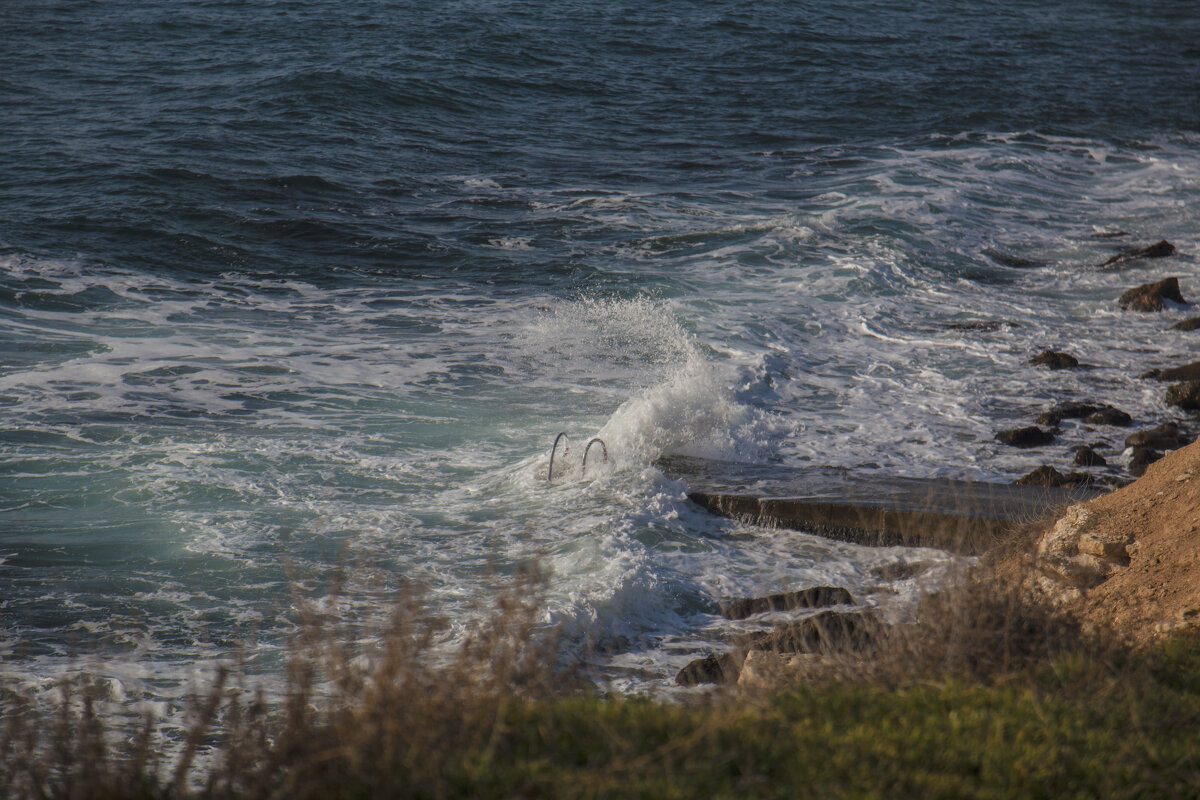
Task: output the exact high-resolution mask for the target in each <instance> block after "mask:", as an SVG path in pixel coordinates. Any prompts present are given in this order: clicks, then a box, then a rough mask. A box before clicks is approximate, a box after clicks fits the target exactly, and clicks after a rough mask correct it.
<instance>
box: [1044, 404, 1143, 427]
mask: <svg viewBox="0 0 1200 800" xmlns="http://www.w3.org/2000/svg"><path fill="white" fill-rule="evenodd" d="M1064 419H1082V420H1083V421H1084V422H1087V423H1089V424H1091V425H1116V426H1119V427H1125V426H1127V425H1132V424H1133V418H1132V417H1130V416H1129V415H1128V414H1126V413H1125V412H1124V411H1122V410H1121V409H1119V408H1115V407H1113V406H1110V405H1102V404H1099V403H1079V402H1069V403H1059V404H1058V405H1056V406H1054V407H1053V408H1051V409H1050V410H1049V411H1046V412H1044V413H1043V414H1042V415H1041V416H1039V417H1038V418H1037V419H1036V420H1035V422H1037V424H1039V425H1058V424H1059V423H1060V422H1062V421H1063V420H1064Z"/></svg>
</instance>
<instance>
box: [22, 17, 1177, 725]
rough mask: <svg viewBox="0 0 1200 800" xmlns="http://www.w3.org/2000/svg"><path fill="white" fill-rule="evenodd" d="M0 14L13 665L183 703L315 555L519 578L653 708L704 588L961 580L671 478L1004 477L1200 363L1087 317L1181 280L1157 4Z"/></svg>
mask: <svg viewBox="0 0 1200 800" xmlns="http://www.w3.org/2000/svg"><path fill="white" fill-rule="evenodd" d="M19 5H20V6H22V7H21V8H19V9H18V8H16V7H6V8H5V9H3V10H0V31H2V32H0V44H2V45H3V46H2V47H0V122H2V123H3V125H2V127H3V130H4V133H3V134H2V135H3V137H4V139H3V141H4V148H3V153H2V154H0V203H2V204H3V205H2V207H0V208H2V210H3V212H4V213H3V214H0V420H2V425H0V608H2V609H3V616H2V618H0V619H2V625H3V628H2V631H3V633H2V636H0V648H3V659H4V671H5V674H6V675H7V676H8V677H10V678H13V679H16V680H18V681H21V682H24V683H26V684H28V685H43V686H48V685H50V683H52V681H53V679H54V677H55V676H56V675H59V674H62V673H63V672H67V671H70V670H72V669H74V668H75V667H76V666H77V665H78V664H79V663H80V661H81V660H84V661H87V660H90V661H91V662H93V663H96V662H99V664H100V666H99V667H98V668H99V669H100V670H101V671H102V672H103V674H104V675H105V676H107V677H108V678H109V679H110V682H111V685H112V687H113V693H114V696H115V697H118V698H123V699H127V700H128V701H130V702H131V704H134V703H136V702H152V703H159V704H163V705H162V708H164V709H167V710H168V711H169V710H170V709H171V708H173V707H174V706H173V705H172V704H173V703H175V701H176V699H177V697H178V696H179V694H180V693H181V692H183V691H184V690H185V689H186V688H187V686H188V681H189V680H190V678H191V676H192V675H193V674H195V671H196V670H197V669H199V670H200V671H201V672H203V670H205V669H207V668H208V667H209V666H211V665H212V664H213V663H215V662H218V661H221V660H223V659H228V658H230V657H232V655H233V654H234V653H236V652H237V651H239V650H240V649H242V648H247V649H248V652H249V654H250V660H251V664H252V666H255V668H257V669H260V670H261V671H263V672H264V673H267V674H269V673H270V672H271V669H272V668H273V665H275V664H276V663H277V656H278V652H279V649H280V648H281V647H283V646H284V645H285V644H286V641H287V639H288V636H289V634H290V633H291V631H292V630H293V625H294V623H295V615H294V613H293V597H292V593H291V592H292V589H291V588H290V587H291V586H293V585H296V584H298V585H299V587H300V591H302V592H308V593H310V594H313V595H317V596H319V595H320V594H321V592H322V591H323V589H322V587H323V586H324V580H325V577H326V576H327V575H328V574H329V571H330V570H331V569H332V568H333V567H334V566H336V565H337V564H350V565H354V567H355V569H356V570H357V575H358V576H359V577H358V578H357V579H356V580H355V582H354V583H353V585H352V588H351V590H350V591H349V592H348V594H347V596H346V597H345V598H343V601H342V602H343V608H344V613H345V614H346V615H347V617H348V618H351V619H361V620H369V619H371V618H372V617H373V615H376V614H378V613H379V612H380V610H381V609H382V608H384V607H386V604H387V602H388V600H387V599H388V597H389V596H390V592H391V591H392V590H394V589H395V587H396V586H397V585H399V584H401V583H403V582H405V581H409V580H417V581H419V582H421V583H423V584H424V585H426V586H428V591H429V595H430V600H431V603H432V604H433V605H434V606H435V608H437V609H438V610H439V611H441V612H443V613H445V614H446V615H447V616H449V617H451V618H454V619H459V620H461V619H462V618H463V614H464V613H465V612H467V611H469V610H470V609H473V608H476V607H477V606H478V604H479V603H480V602H481V601H482V600H483V599H484V598H486V597H488V596H489V595H490V593H491V592H492V590H493V587H494V586H495V585H496V584H497V583H501V582H503V579H504V576H505V575H506V574H508V573H510V572H511V571H512V570H513V569H514V568H515V566H517V565H519V564H522V563H525V562H527V561H529V560H530V559H534V558H537V559H540V561H541V563H542V565H543V567H544V568H545V569H546V570H547V572H548V574H549V585H548V589H547V591H548V600H547V609H546V616H547V621H551V622H556V623H561V624H563V625H564V627H565V628H566V630H567V631H568V633H569V637H570V639H569V640H570V641H573V642H578V643H580V644H582V643H585V642H587V643H590V645H597V646H598V650H597V651H596V652H597V653H598V654H597V655H594V656H593V658H594V660H595V661H596V664H597V667H598V670H599V672H598V676H599V677H600V678H602V679H603V680H607V681H609V682H610V683H611V684H612V685H614V686H616V687H617V688H621V689H628V690H645V689H648V688H654V687H661V686H664V685H666V684H667V683H668V682H669V679H670V677H671V676H672V675H673V674H674V671H675V670H676V669H678V667H679V666H680V665H682V664H683V663H685V662H686V661H687V660H688V659H690V658H691V657H693V655H694V654H695V653H696V652H701V651H704V650H705V649H706V648H707V647H710V646H711V645H712V643H713V642H714V641H719V640H720V639H721V638H722V637H723V636H725V635H727V633H728V628H726V627H725V625H726V623H723V622H721V621H719V618H718V617H717V616H716V615H715V613H714V612H715V611H716V608H717V605H716V604H717V602H718V601H719V600H720V599H723V598H729V597H733V596H739V595H747V594H756V593H764V592H771V591H778V590H780V589H784V588H795V587H798V586H803V585H809V584H815V583H834V584H838V585H843V586H846V587H847V588H849V589H850V590H851V591H852V592H853V593H855V595H856V596H858V597H860V598H862V599H863V600H864V601H865V602H868V603H873V604H883V605H884V606H887V604H888V603H894V602H900V601H902V600H903V599H904V598H905V597H907V596H909V595H910V594H911V592H912V591H913V590H914V589H915V586H916V581H915V580H914V581H908V582H902V583H901V584H900V585H898V586H895V587H892V588H894V589H897V590H898V594H892V593H890V592H882V593H872V588H873V587H875V586H876V585H877V583H878V581H877V580H876V579H875V578H874V577H873V575H872V569H873V568H874V567H877V566H879V565H881V564H884V563H888V562H893V561H897V560H914V559H919V560H923V561H926V562H929V563H931V564H933V565H934V567H933V570H932V572H931V573H929V575H931V576H933V577H936V575H937V574H939V570H942V569H949V568H952V565H951V564H950V563H949V562H948V561H947V560H946V559H945V558H944V557H942V556H940V555H938V554H936V553H933V552H923V553H915V552H903V551H898V550H865V549H861V548H855V547H851V546H848V545H842V544H837V543H831V542H827V541H824V540H821V539H817V538H814V537H811V536H808V535H805V534H803V533H798V532H780V531H767V530H762V529H757V528H754V527H750V526H745V525H742V524H739V523H735V522H731V521H728V520H720V519H715V518H712V517H710V516H708V515H706V514H705V513H703V512H702V511H700V510H699V509H698V508H696V507H694V506H692V505H691V504H689V503H688V502H687V501H686V498H685V493H686V488H687V487H686V485H685V484H684V483H682V482H678V481H673V480H671V479H669V478H668V477H667V476H664V475H663V474H662V473H661V472H660V471H659V470H658V469H657V468H656V467H655V466H654V462H655V460H656V459H657V458H658V457H659V456H661V455H668V454H688V455H700V456H711V457H717V458H728V459H737V460H747V461H756V462H766V463H782V464H796V465H801V464H813V465H824V464H831V465H837V466H845V467H851V468H854V469H856V470H860V471H872V470H882V471H887V472H889V473H900V474H907V475H917V476H928V475H951V476H958V477H967V478H974V479H983V480H1001V481H1008V480H1011V479H1012V478H1013V477H1015V476H1016V475H1017V474H1020V473H1021V472H1023V471H1027V470H1028V469H1031V468H1032V467H1034V466H1037V465H1038V464H1040V463H1043V462H1045V461H1047V460H1051V461H1054V462H1055V463H1056V464H1058V465H1059V466H1060V467H1062V466H1065V464H1066V463H1067V458H1068V454H1067V451H1066V444H1069V443H1079V442H1083V441H1089V442H1090V441H1093V440H1095V439H1097V438H1098V439H1102V440H1107V441H1108V442H1109V443H1110V444H1112V445H1114V452H1115V453H1119V451H1120V441H1121V439H1122V438H1123V436H1124V432H1123V431H1117V430H1105V429H1100V430H1098V431H1095V432H1084V431H1082V430H1080V429H1078V428H1069V429H1068V430H1066V432H1065V438H1064V444H1063V446H1062V447H1059V448H1057V449H1055V450H1054V451H1053V452H1050V451H1046V452H1037V451H1034V452H1030V451H1016V450H1011V451H1010V450H1005V449H1003V448H1001V447H1000V446H999V445H997V444H996V443H995V442H994V441H993V439H992V435H993V433H994V432H995V431H996V430H997V429H999V428H1004V427H1013V426H1015V425H1017V424H1026V423H1027V421H1028V420H1029V418H1030V416H1031V412H1036V411H1038V410H1041V409H1042V408H1043V407H1044V406H1046V405H1048V404H1050V403H1051V402H1054V401H1055V400H1062V399H1084V398H1091V399H1097V400H1100V401H1103V402H1109V403H1112V404H1114V405H1117V406H1119V407H1120V408H1123V409H1125V410H1127V411H1129V412H1130V413H1132V414H1133V415H1134V416H1135V418H1136V421H1137V422H1138V423H1139V424H1140V423H1157V422H1158V421H1160V420H1161V419H1163V418H1165V417H1168V416H1170V411H1169V409H1167V408H1166V407H1165V406H1164V405H1163V403H1162V398H1161V387H1159V386H1157V385H1151V384H1149V383H1148V382H1146V381H1139V380H1138V379H1137V378H1136V375H1137V374H1138V373H1139V372H1141V371H1142V370H1143V369H1145V368H1148V366H1154V365H1155V364H1158V363H1165V362H1166V361H1168V360H1170V359H1172V358H1175V357H1177V356H1180V355H1186V354H1189V353H1193V352H1195V350H1196V343H1195V341H1194V340H1193V339H1192V338H1189V335H1188V334H1184V333H1181V332H1175V331H1170V332H1167V331H1165V328H1166V327H1167V325H1168V324H1169V323H1170V322H1172V321H1174V320H1177V319H1179V318H1182V317H1183V316H1185V315H1187V314H1188V313H1194V309H1193V310H1192V311H1191V312H1189V310H1188V309H1184V308H1172V309H1169V310H1168V311H1167V312H1166V313H1165V314H1161V315H1133V314H1129V313H1125V312H1121V311H1119V310H1118V308H1117V306H1116V302H1115V299H1116V297H1117V296H1118V295H1119V294H1120V293H1121V292H1122V291H1123V290H1124V289H1125V288H1128V287H1129V286H1131V285H1135V284H1137V283H1142V282H1145V281H1149V280H1153V279H1157V278H1160V277H1164V276H1166V275H1179V276H1181V278H1182V284H1183V291H1184V294H1185V296H1188V297H1192V296H1194V295H1197V294H1200V275H1198V270H1197V267H1196V264H1197V262H1196V256H1195V254H1196V253H1197V252H1200V243H1198V242H1197V229H1198V228H1197V222H1198V219H1197V217H1198V212H1197V211H1196V209H1197V208H1200V155H1198V153H1200V126H1198V123H1200V105H1198V104H1197V102H1198V101H1197V95H1196V87H1197V86H1200V50H1198V49H1197V47H1196V44H1195V43H1196V42H1197V41H1200V17H1196V16H1195V15H1194V14H1191V13H1189V12H1188V11H1187V10H1186V9H1184V8H1183V7H1182V6H1178V10H1175V11H1172V10H1171V9H1160V8H1155V9H1146V8H1141V9H1138V10H1137V11H1136V12H1135V11H1134V10H1133V9H1131V8H1130V7H1129V6H1128V4H1125V3H1116V2H1106V3H1082V2H1059V3H1050V4H1047V3H1038V4H1032V3H1028V4H1026V3H1003V4H1000V3H991V2H970V3H961V4H958V7H957V8H955V9H953V13H950V12H949V11H947V10H946V8H945V7H944V6H945V4H935V3H918V4H917V5H916V6H915V7H913V6H912V5H911V4H910V5H909V6H905V7H903V8H900V7H896V6H894V5H892V4H874V3H852V2H841V3H822V4H819V5H809V4H799V5H797V4H787V3H770V2H768V3H756V4H754V5H753V6H752V7H748V6H745V5H743V4H734V3H704V4H700V3H685V2H671V3H666V4H658V5H656V6H654V7H653V9H645V8H635V7H630V6H625V5H621V4H618V3H607V2H598V3H579V2H564V3H536V2H462V3H451V4H433V5H430V4H410V3H384V2H376V3H359V4H353V5H349V4H343V3H333V2H320V1H319V0H295V2H286V3H285V2H280V3H255V4H243V3H238V2H194V3H187V4H183V5H182V6H181V5H180V4H168V3H157V2H138V3H132V2H113V3H103V4H99V3H40V4H19ZM1117 231H1124V232H1126V233H1127V234H1128V235H1127V236H1123V237H1118V238H1107V237H1106V235H1105V234H1110V233H1114V232H1117ZM1163 238H1165V239H1169V240H1170V241H1172V242H1173V243H1174V244H1175V245H1176V246H1177V247H1178V249H1179V254H1178V255H1176V256H1174V257H1171V258H1169V259H1163V260H1155V261H1130V262H1124V263H1120V264H1117V265H1113V266H1109V267H1098V266H1096V265H1098V264H1100V263H1101V262H1103V261H1104V260H1106V259H1107V258H1108V257H1109V256H1110V255H1112V254H1113V253H1114V252H1116V251H1117V250H1118V249H1119V248H1121V247H1132V246H1134V245H1137V244H1146V243H1149V242H1152V241H1157V240H1158V239H1163ZM969 323H989V324H986V325H983V326H975V325H973V324H969ZM1045 347H1060V348H1066V349H1069V350H1070V351H1071V352H1073V353H1075V354H1076V355H1078V356H1079V357H1080V359H1081V360H1082V361H1084V362H1085V363H1086V364H1087V365H1088V368H1087V369H1083V370H1078V371H1068V372H1054V373H1052V372H1047V371H1044V370H1035V369H1033V368H1031V367H1029V366H1028V364H1027V363H1026V362H1027V359H1028V358H1029V357H1030V356H1031V355H1033V354H1034V353H1036V352H1037V351H1039V350H1041V349H1043V348H1045ZM560 431H565V432H567V433H568V435H569V437H570V443H571V445H572V449H571V452H570V454H569V455H568V456H567V457H566V458H565V459H564V460H563V462H562V463H565V464H566V465H567V469H566V471H565V472H564V473H563V474H562V475H560V476H558V477H557V478H556V480H555V481H554V483H553V484H550V483H549V482H548V481H547V480H546V471H547V468H548V465H549V464H548V461H549V452H550V444H551V442H552V441H553V440H554V437H555V435H556V434H557V433H559V432H560ZM597 435H598V436H600V437H602V438H603V439H604V440H605V442H606V443H607V446H608V450H609V455H610V459H609V461H608V462H607V463H598V462H589V469H588V472H587V473H586V474H583V473H582V471H581V469H580V459H581V456H582V450H583V446H584V444H585V443H586V442H587V441H588V439H589V438H591V437H592V436H597ZM1072 437H1074V438H1072ZM1114 460H1119V456H1118V455H1114ZM593 464H594V465H595V466H593ZM885 611H886V608H885Z"/></svg>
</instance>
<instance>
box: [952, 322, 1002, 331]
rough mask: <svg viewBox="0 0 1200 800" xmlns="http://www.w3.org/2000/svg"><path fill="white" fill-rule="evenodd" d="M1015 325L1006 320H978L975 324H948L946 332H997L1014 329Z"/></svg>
mask: <svg viewBox="0 0 1200 800" xmlns="http://www.w3.org/2000/svg"><path fill="white" fill-rule="evenodd" d="M1016 327H1017V323H1015V322H1009V321H1008V320H1005V319H1001V320H991V319H989V320H979V321H976V322H950V323H947V325H946V330H948V331H998V330H1000V329H1001V328H1016Z"/></svg>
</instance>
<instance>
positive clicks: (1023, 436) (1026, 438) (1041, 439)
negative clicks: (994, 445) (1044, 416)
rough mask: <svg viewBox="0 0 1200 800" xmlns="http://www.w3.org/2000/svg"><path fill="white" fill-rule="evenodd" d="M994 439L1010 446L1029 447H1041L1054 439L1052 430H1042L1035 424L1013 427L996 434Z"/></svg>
mask: <svg viewBox="0 0 1200 800" xmlns="http://www.w3.org/2000/svg"><path fill="white" fill-rule="evenodd" d="M995 438H996V441H997V442H1000V443H1001V444H1007V445H1011V446H1012V447H1020V448H1030V447H1042V446H1043V445H1047V444H1050V443H1051V442H1053V441H1054V432H1053V431H1044V430H1042V429H1041V428H1038V427H1035V426H1032V425H1031V426H1029V427H1026V428H1013V429H1011V430H1007V431H1000V432H999V433H997V434H996V437H995Z"/></svg>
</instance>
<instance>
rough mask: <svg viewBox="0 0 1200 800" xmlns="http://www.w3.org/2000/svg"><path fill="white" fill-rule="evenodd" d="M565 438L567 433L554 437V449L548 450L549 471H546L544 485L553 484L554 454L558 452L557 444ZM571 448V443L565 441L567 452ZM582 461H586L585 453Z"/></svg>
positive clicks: (565, 451) (564, 452) (564, 451)
mask: <svg viewBox="0 0 1200 800" xmlns="http://www.w3.org/2000/svg"><path fill="white" fill-rule="evenodd" d="M566 438H567V432H566V431H563V432H562V433H560V434H558V436H555V437H554V447H552V448H550V469H548V470H546V483H554V454H555V453H556V452H558V443H559V442H560V441H561V440H563V439H566ZM570 447H571V441H570V440H569V439H568V440H567V448H568V450H569V449H570ZM568 450H563V455H566V454H567V452H568ZM583 457H584V461H586V460H587V453H584V454H583Z"/></svg>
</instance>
